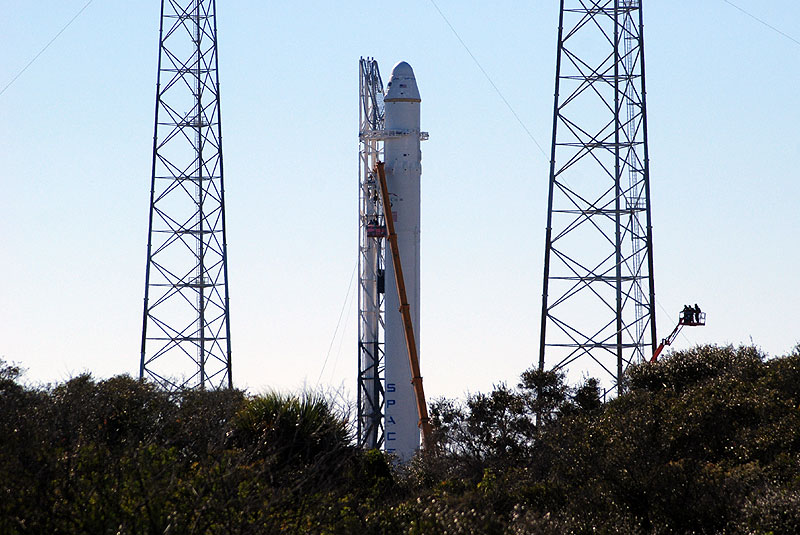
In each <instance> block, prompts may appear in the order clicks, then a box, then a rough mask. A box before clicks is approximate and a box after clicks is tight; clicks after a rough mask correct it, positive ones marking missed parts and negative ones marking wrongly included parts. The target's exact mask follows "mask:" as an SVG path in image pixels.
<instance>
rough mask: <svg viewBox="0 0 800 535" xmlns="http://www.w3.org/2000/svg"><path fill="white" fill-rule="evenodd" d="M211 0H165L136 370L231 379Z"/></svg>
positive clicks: (210, 384)
mask: <svg viewBox="0 0 800 535" xmlns="http://www.w3.org/2000/svg"><path fill="white" fill-rule="evenodd" d="M217 67H218V61H217V27H216V2H215V1H214V0H162V2H161V28H160V32H159V56H158V82H157V86H156V107H155V108H156V109H155V134H154V138H153V168H152V182H151V184H152V186H151V194H150V223H149V238H148V244H147V269H146V275H145V296H144V320H143V326H142V353H141V364H140V368H139V373H140V377H142V378H148V379H152V380H154V381H156V382H157V383H159V384H161V385H162V386H164V387H165V388H168V389H178V388H230V387H231V386H232V377H231V340H230V322H229V313H228V270H227V247H226V239H225V198H224V193H223V192H224V188H223V173H222V128H221V122H220V103H219V78H218V70H217Z"/></svg>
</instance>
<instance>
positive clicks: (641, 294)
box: [539, 0, 657, 392]
mask: <svg viewBox="0 0 800 535" xmlns="http://www.w3.org/2000/svg"><path fill="white" fill-rule="evenodd" d="M644 73H645V68H644V35H643V22H642V6H641V1H639V0H561V7H560V15H559V30H558V52H557V60H556V83H555V106H554V111H553V139H552V152H551V162H550V187H549V196H548V211H547V228H546V237H545V255H544V283H543V296H542V325H541V342H540V350H539V367H540V369H545V368H548V369H550V368H566V367H568V366H569V367H577V368H578V369H580V370H583V371H584V372H588V373H590V374H591V375H594V376H597V377H598V378H600V379H601V380H602V381H603V384H604V385H606V387H607V391H612V390H613V391H614V392H618V386H619V385H620V382H621V380H622V378H623V374H624V372H625V369H626V368H627V367H628V366H629V365H630V364H632V363H636V362H641V361H642V360H644V359H645V358H646V357H649V356H650V355H652V353H653V351H654V350H655V347H656V340H657V338H656V325H655V308H654V307H655V287H654V281H653V239H652V226H651V217H650V182H649V164H648V151H647V113H646V105H645V75H644Z"/></svg>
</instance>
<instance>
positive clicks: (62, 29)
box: [0, 0, 94, 95]
mask: <svg viewBox="0 0 800 535" xmlns="http://www.w3.org/2000/svg"><path fill="white" fill-rule="evenodd" d="M93 1H94V0H89V1H88V2H86V3H85V4H84V6H83V7H82V8H80V10H78V12H77V13H75V16H74V17H72V18H71V19H69V22H67V23H66V24H65V25H64V27H62V28H61V29H60V30H59V31H58V33H57V34H56V35H55V36H54V37H53V38H52V39H50V41H48V42H47V44H46V45H44V47H43V48H42V49H41V50H40V51H39V52H38V53H37V54H36V55H35V56H33V59H32V60H30V61H29V62H28V64H27V65H25V66H24V67H23V68H22V70H21V71H19V72H18V73H17V74H16V76H14V77H13V78H12V79H11V81H10V82H8V83H7V84H6V85H5V87H3V89H1V90H0V95H2V94H3V93H5V92H6V89H8V88H9V87H11V84H13V83H14V82H16V81H17V79H18V78H19V77H20V76H22V74H23V73H24V72H25V71H27V70H28V67H30V66H31V65H33V63H34V62H35V61H36V60H37V59H39V56H41V55H42V54H44V53H45V51H46V50H47V49H48V48H50V45H52V44H53V43H54V42H55V40H56V39H58V37H59V36H60V35H61V34H62V33H64V32H65V31H66V29H67V28H69V27H70V25H72V23H73V22H75V19H77V18H78V17H79V16H80V15H81V13H83V12H84V11H85V10H86V8H87V7H89V4H91V3H92V2H93Z"/></svg>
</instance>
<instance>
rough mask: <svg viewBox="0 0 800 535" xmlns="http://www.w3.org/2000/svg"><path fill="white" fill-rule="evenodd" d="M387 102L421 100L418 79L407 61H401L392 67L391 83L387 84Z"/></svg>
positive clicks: (385, 98) (385, 99)
mask: <svg viewBox="0 0 800 535" xmlns="http://www.w3.org/2000/svg"><path fill="white" fill-rule="evenodd" d="M384 101H386V102H393V101H394V102H398V101H400V102H403V101H406V102H420V101H421V99H420V98H419V89H418V88H417V79H416V77H415V76H414V69H412V68H411V65H409V64H408V63H406V62H405V61H401V62H400V63H398V64H397V65H395V66H394V68H393V69H392V75H391V76H390V77H389V83H388V84H386V96H385V97H384Z"/></svg>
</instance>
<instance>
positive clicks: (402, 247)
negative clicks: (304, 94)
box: [384, 61, 422, 461]
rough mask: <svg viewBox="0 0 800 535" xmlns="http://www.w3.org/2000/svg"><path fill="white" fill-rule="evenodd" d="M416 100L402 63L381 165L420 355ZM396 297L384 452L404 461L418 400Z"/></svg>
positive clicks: (391, 92)
mask: <svg viewBox="0 0 800 535" xmlns="http://www.w3.org/2000/svg"><path fill="white" fill-rule="evenodd" d="M420 102H421V99H420V96H419V89H418V88H417V80H416V78H415V77H414V71H413V69H412V68H411V66H410V65H409V64H408V63H406V62H404V61H401V62H400V63H398V64H397V65H395V66H394V69H392V74H391V76H390V78H389V83H388V84H387V86H386V94H385V95H384V106H385V115H384V117H385V127H384V128H385V132H386V133H387V134H389V135H386V136H385V138H384V161H385V163H386V182H387V189H388V191H389V197H390V200H391V216H390V214H388V213H387V214H386V216H387V217H392V219H393V221H394V223H395V230H396V232H397V244H398V250H399V251H400V258H401V259H402V264H403V271H404V279H405V286H406V293H407V297H408V303H409V308H410V312H411V321H412V324H413V326H414V338H415V339H416V345H417V350H418V351H419V340H420V334H419V333H420V322H419V317H420V314H419V308H420V176H421V174H422V153H421V152H420V138H421V132H420ZM386 279H387V280H386V288H387V289H389V288H395V287H396V286H395V280H394V266H393V265H392V259H391V257H390V256H387V258H386ZM399 308H400V302H399V300H398V296H397V293H396V292H393V291H391V290H389V291H387V292H386V297H385V310H386V318H385V322H386V327H385V354H386V356H385V372H384V377H385V381H386V384H385V403H386V404H385V410H384V426H385V433H386V434H385V449H386V451H387V452H389V453H393V454H395V455H397V457H398V458H399V459H400V460H402V461H405V460H408V459H410V458H411V457H412V456H413V455H414V452H415V451H416V450H417V449H419V445H420V430H419V426H418V424H419V415H418V413H417V406H416V397H415V393H414V388H413V386H412V384H411V378H412V377H411V368H410V365H409V361H408V353H407V350H406V342H405V329H404V326H403V320H402V317H401V315H400V313H399V312H398V310H399Z"/></svg>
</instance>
